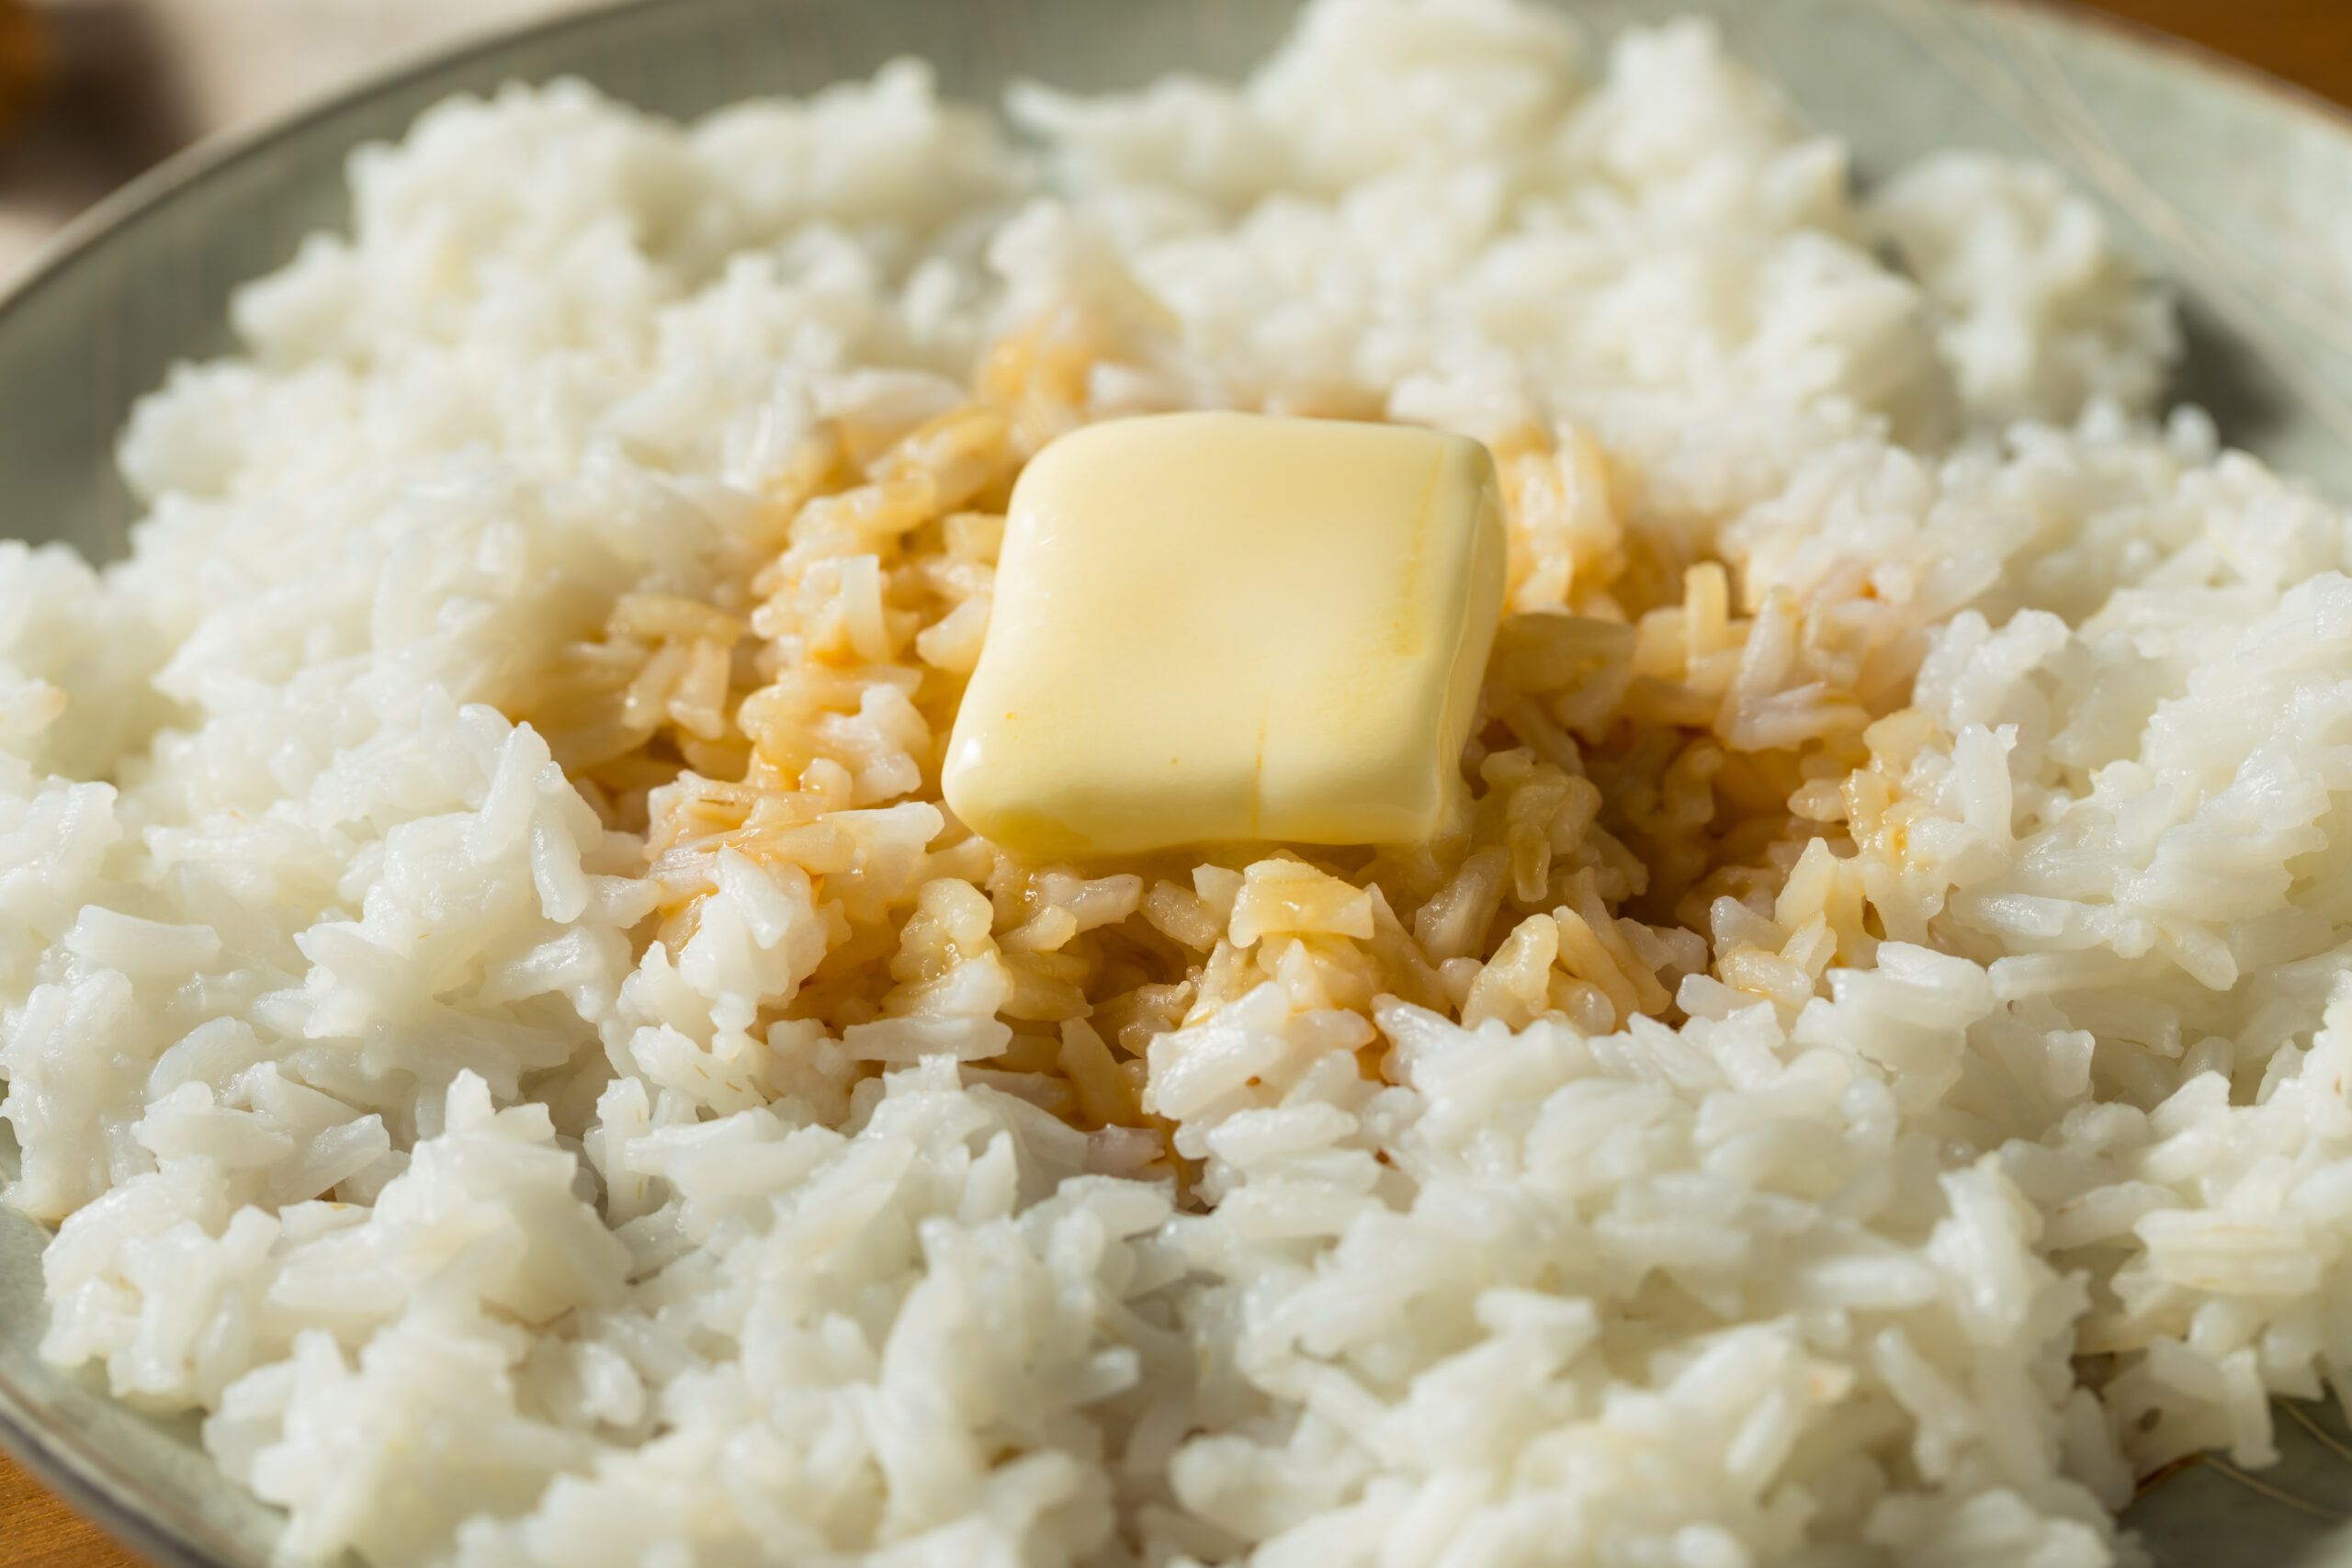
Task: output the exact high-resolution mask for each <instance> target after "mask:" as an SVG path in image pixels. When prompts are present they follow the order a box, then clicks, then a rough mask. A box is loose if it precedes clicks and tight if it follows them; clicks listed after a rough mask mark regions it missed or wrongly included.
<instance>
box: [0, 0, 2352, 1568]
mask: <svg viewBox="0 0 2352 1568" xmlns="http://www.w3.org/2000/svg"><path fill="white" fill-rule="evenodd" d="M2088 3H2089V4H2090V5H2091V6H2093V7H2094V8H2095V9H2098V10H2102V11H2110V12H2113V13H2115V14H2116V15H2118V16H2121V17H2131V18H2132V19H2133V20H2135V21H2140V22H2144V23H2146V24H2148V25H2149V26H2151V27H2155V28H2164V29H2165V30H2166V31H2168V32H2172V33H2177V34H2178V35H2179V36H2181V37H2183V38H2187V39H2193V40H2195V41H2196V42H2198V43H2201V44H2203V45H2205V46H2206V47H2207V48H2209V49H2212V50H2216V51H2220V52H2222V53H2224V54H2231V55H2234V56H2236V57H2237V58H2238V59H2240V60H2243V61H2245V62H2247V63H2248V64H2252V65H2257V66H2260V67H2261V68H2262V69H2263V70H2265V71H2268V72H2271V73H2274V74H2277V75H2279V76H2283V77H2285V78H2287V79H2288V80H2289V81H2290V82H2296V83H2300V84H2301V85H2303V86H2306V87H2309V88H2311V89H2312V91H2314V92H2317V93H2321V94H2324V95H2325V96H2329V97H2332V98H2335V99H2336V100H2337V101H2338V102H2341V103H2345V104H2352V0H2228V4H2222V3H2221V0H2088ZM0 1568H136V1565H135V1564H134V1563H133V1562H132V1560H131V1559H130V1557H129V1556H127V1555H126V1554H125V1553H124V1552H123V1551H121V1550H120V1549H119V1548H118V1547H116V1546H115V1545H114V1544H113V1543H112V1542H111V1541H109V1540H107V1539H106V1538H105V1537H104V1536H101V1535H100V1534H98V1532H97V1531H96V1530H94V1529H91V1528H90V1527H89V1526H88V1525H85V1524H84V1523H83V1522H82V1521H81V1520H80V1519H78V1518H76V1517H74V1515H73V1514H72V1513H71V1512H70V1511H68V1510H67V1509H66V1507H65V1506H64V1505H63V1504H62V1503H59V1502H58V1501H57V1500H56V1499H55V1498H53V1497H51V1496H50V1495H48V1494H47V1493H45V1492H43V1491H42V1490H41V1489H40V1487H39V1486H38V1485H36V1484H35V1483H33V1481H32V1480H31V1479H30V1478H29V1477H28V1476H27V1475H26V1474H25V1473H24V1472H22V1471H20V1470H18V1469H17V1467H16V1465H15V1464H14V1463H12V1462H10V1461H8V1459H7V1458H6V1457H5V1456H0Z"/></svg>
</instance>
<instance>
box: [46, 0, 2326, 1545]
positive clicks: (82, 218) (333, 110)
mask: <svg viewBox="0 0 2352 1568" xmlns="http://www.w3.org/2000/svg"><path fill="white" fill-rule="evenodd" d="M675 3H678V0H587V3H585V4H582V5H579V6H573V7H571V8H568V9H565V10H562V11H559V12H556V13H553V14H550V15H542V16H538V17H530V18H526V19H524V20H521V21H517V22H514V23H511V24H508V25H503V26H493V27H491V28H485V29H481V30H479V31H472V32H469V33H466V34H464V35H463V36H461V37H458V38H457V39H450V40H448V41H447V42H444V43H441V44H437V45H431V46H427V47H424V48H423V49H420V50H419V51H416V52H414V53H413V54H411V55H407V56H405V57H403V58H401V59H399V60H397V61H396V62H392V63H390V64H388V65H386V66H384V67H382V68H380V69H379V70H374V71H370V72H368V73H365V74H364V75H362V76H361V77H359V78H358V79H357V80H356V81H353V82H349V83H346V84H345V85H342V86H338V87H334V88H330V89H327V90H325V91H323V92H322V93H319V94H316V95H312V96H308V97H306V98H304V99H303V100H301V101H300V102H298V103H295V104H293V105H291V106H288V107H285V108H283V109H280V110H277V111H276V112H274V113H272V114H270V115H268V116H266V117H264V118H261V119H259V120H257V121H255V122H254V123H252V124H250V125H246V126H242V127H237V128H233V129H231V130H223V131H219V132H216V133H214V134H212V135H209V136H207V137H205V138H203V139H202V140H200V141H196V142H194V143H193V144H191V145H189V146H187V147H186V148H183V149H182V150H180V151H179V152H175V153H173V154H172V155H171V156H169V157H167V158H164V160H162V161H161V162H159V163H158V164H155V165H154V166H153V167H152V168H149V169H147V170H145V171H144V172H142V173H141V174H139V175H136V176H134V177H133V178H131V179H130V180H129V181H128V182H126V183H125V184H124V185H122V186H119V187H118V188H117V189H115V190H113V191H111V192H109V193H108V194H107V195H106V196H105V197H101V198H99V199H98V200H97V201H96V202H95V203H93V204H92V205H91V206H90V207H89V208H87V209H85V210H84V211H82V212H81V213H79V214H77V215H76V216H75V217H74V218H73V219H71V220H68V221H67V222H66V223H65V224H64V225H62V227H61V228H60V229H59V230H58V231H56V232H55V233H53V234H51V235H50V236H49V237H48V238H47V239H46V240H45V241H43V242H42V243H41V244H40V247H39V248H38V249H36V250H35V252H34V253H33V254H32V255H31V256H30V257H29V258H28V260H27V261H26V262H25V263H24V265H22V266H20V267H19V268H18V269H17V271H16V273H15V274H14V276H12V277H10V278H9V279H8V281H7V282H6V284H5V285H4V286H0V320H5V319H6V318H7V317H9V316H10V315H12V314H14V313H15V312H17V311H18V310H30V309H34V308H36V307H37V305H38V302H39V300H40V296H41V295H42V293H43V292H44V291H45V290H46V289H47V288H49V287H50V286H51V284H53V283H54V282H55V281H56V279H57V278H58V277H60V276H62V275H63V274H64V273H66V272H67V271H68V270H70V269H71V268H73V267H74V266H75V265H79V264H80V263H81V262H82V261H83V259H84V258H85V255H86V254H88V253H89V252H90V251H92V250H93V249H95V248H96V246H97V245H98V244H99V243H101V242H103V241H104V240H105V239H106V238H107V236H109V235H111V234H112V233H114V232H115V231H118V230H119V229H122V228H124V227H127V226H128V225H130V223H132V222H134V221H136V220H139V219H141V218H142V217H144V216H146V215H147V214H148V213H150V212H152V211H153V210H155V209H160V208H162V207H164V205H165V204H167V203H168V202H169V201H171V200H172V199H173V198H174V197H176V196H177V195H178V194H179V193H180V192H182V191H183V190H185V189H187V188H188V187H190V186H194V185H196V184H198V183H199V182H201V181H203V180H205V179H207V178H209V177H210V176H212V175H215V174H217V173H219V172H220V171H222V170H225V169H227V168H229V167H230V166H232V165H233V164H238V163H241V162H243V160H245V159H247V158H249V157H254V156H257V155H259V154H262V153H265V152H267V151H268V150H269V149H271V148H272V147H275V146H277V145H280V144H282V143H285V142H288V141H293V140H295V139H297V138H300V137H301V136H303V135H305V134H307V133H309V132H310V131H311V130H313V129H314V128H315V127H317V126H319V125H321V124H323V123H325V122H327V121H330V120H332V119H334V118H337V117H339V116H341V115H344V114H345V113H348V112H349V111H351V110H354V109H356V108H359V107H364V106H366V105H368V104H371V103H376V102H379V101H381V100H383V99H385V98H388V97H391V96H397V95H400V94H401V93H404V92H406V91H408V90H409V89H412V88H413V87H415V86H417V85H420V84H422V83H424V82H425V81H427V80H429V79H430V78H432V77H435V76H437V75H440V74H442V73H446V72H448V71H449V70H451V69H453V68H455V67H458V66H460V65H462V64H464V63H465V62H468V61H469V60H472V59H475V58H477V57H479V56H482V55H485V54H490V53H492V52H494V51H499V50H502V49H504V48H509V47H512V46H514V45H517V44H522V43H526V42H530V41H533V40H543V39H557V38H560V37H562V36H564V35H566V34H568V33H571V32H575V31H582V30H587V29H590V28H598V27H602V26H604V25H606V24H607V23H609V22H610V21H612V20H613V19H614V18H616V17H620V16H622V15H625V14H628V13H631V12H640V11H642V12H650V11H654V10H658V9H662V8H666V7H667V6H671V5H673V4H675ZM787 3H797V4H822V3H825V0H787ZM849 3H854V0H849ZM1547 3H1548V4H1552V5H1555V6H1561V7H1562V8H1563V9H1566V10H1569V11H1571V12H1574V11H1578V10H1581V9H1583V8H1584V6H1587V5H1588V4H1590V0H1547ZM1858 3H1860V0H1858ZM1874 3H1877V4H1884V3H1886V0H1874ZM1930 3H1931V4H1934V5H1938V6H1950V7H1951V9H1952V10H1954V11H1955V12H1957V11H1962V10H1994V11H2004V12H2008V13H2011V14H2013V15H2026V16H2037V17H2045V18H2048V19H2051V20H2054V21H2056V22H2058V23H2059V24H2061V25H2062V26H2065V27H2069V28H2074V29H2075V30H2078V31H2081V32H2084V33H2088V34H2093V35H2097V36H2098V37H2100V38H2101V39H2103V40H2104V41H2105V42H2106V43H2107V44H2109V46H2111V47H2115V48H2120V49H2122V50H2125V51H2130V52H2132V53H2136V54H2139V55H2141V56H2142V57H2143V58H2146V59H2149V60H2152V61H2155V62H2161V63H2162V64H2163V65H2164V66H2165V68H2167V69H2169V70H2171V71H2174V72H2177V73H2183V74H2186V75H2193V76H2196V77H2199V78H2200V79H2202V80H2203V81H2204V82H2205V83H2206V84H2207V85H2211V86H2214V87H2219V88H2223V89H2226V90H2227V91H2230V92H2232V93H2233V94H2235V95H2238V96H2243V97H2249V98H2260V99H2267V100H2268V101H2269V102H2270V103H2271V104H2272V105H2273V106H2274V107H2279V108H2282V109H2284V110H2286V111H2288V112H2289V113H2290V114H2292V115H2293V116H2295V117H2296V118H2299V119H2301V120H2304V121H2306V122H2309V123H2311V124H2312V125H2314V126H2316V127H2317V128H2320V129H2323V130H2326V131H2328V132H2329V133H2331V134H2333V135H2335V136H2338V137H2343V138H2346V139H2347V140H2352V105H2347V104H2343V103H2338V102H2336V101H2335V100H2334V99H2331V98H2328V97H2326V96H2323V95H2322V94H2320V93H2318V92H2317V91H2315V90H2313V89H2312V88H2309V87H2305V86H2303V85H2301V84H2298V83H2294V82H2290V81H2288V80H2286V79H2285V78H2283V77H2279V76H2277V75H2274V74H2272V73H2269V72H2267V71H2266V70H2264V69H2262V68H2261V67H2259V66H2256V65H2254V64H2251V63H2249V62H2245V61H2244V60H2240V59H2237V58H2235V57H2233V56H2231V55H2227V54H2223V53H2222V52H2221V51H2218V50H2216V49H2214V48H2212V47H2211V46H2209V45H2206V44H2203V43H2199V42H2198V41H2196V40H2194V39H2186V38H2182V37H2180V36H2178V35H2177V34H2173V33H2168V32H2165V31H2164V30H2162V29H2161V28H2156V27H2154V25H2152V24H2149V23H2146V22H2143V21H2140V20H2137V19H2136V18H2132V17H2120V16H2117V15H2115V14H2114V13H2112V12H2109V11H2104V10H2100V9H2098V8H2096V7H2095V6H2092V5H2090V4H2087V3H2086V0H1930ZM346 155H347V153H346ZM0 1098H5V1097H0ZM13 1142H14V1140H13V1139H10V1138H8V1137H7V1136H6V1128H5V1127H0V1143H5V1144H10V1145H13ZM9 1152H11V1153H13V1149H11V1150H10V1151H9ZM28 1223H29V1222H28ZM40 1229H42V1230H44V1231H46V1232H48V1233H49V1235H51V1236H52V1237H53V1236H54V1235H55V1234H56V1229H55V1227H54V1226H51V1225H41V1226H40ZM93 1393H94V1394H95V1393H96V1391H95V1390H94V1391H93ZM99 1396H100V1397H104V1396H103V1395H99ZM47 1409H48V1404H47V1402H45V1401H43V1400H40V1399H39V1398H38V1397H36V1396H35V1395H33V1394H32V1393H29V1392H28V1391H27V1390H26V1389H25V1388H24V1387H23V1386H22V1385H21V1384H20V1383H18V1382H17V1381H16V1380H15V1379H13V1378H11V1377H9V1376H8V1375H7V1374H6V1372H5V1371H0V1450H4V1451H5V1452H6V1454H7V1455H9V1456H10V1457H12V1458H13V1459H14V1460H15V1461H17V1463H18V1464H19V1465H20V1466H22V1468H23V1469H24V1470H25V1472H27V1473H28V1474H29V1475H31V1476H32V1477H33V1478H34V1479H35V1480H36V1481H38V1482H39V1483H41V1484H42V1485H43V1486H45V1487H47V1488H48V1489H49V1490H50V1491H51V1492H52V1493H54V1494H55V1495H57V1496H58V1497H59V1498H60V1499H61V1500H62V1501H63V1502H64V1503H65V1504H66V1505H67V1506H69V1507H70V1508H72V1509H73V1510H74V1513H75V1514H76V1515H77V1516H78V1517H81V1518H82V1519H84V1520H85V1521H87V1522H89V1523H90V1524H92V1525H95V1526H96V1528H98V1529H101V1530H103V1531H104V1532H105V1533H106V1534H107V1535H108V1536H109V1537H111V1538H112V1539H113V1540H116V1541H117V1542H118V1543H119V1544H120V1545H122V1546H123V1547H125V1548H127V1549H129V1550H130V1551H131V1552H132V1553H134V1554H135V1555H136V1556H138V1557H139V1558H141V1560H142V1561H146V1562H153V1563H154V1564H157V1565H158V1568H258V1565H257V1564H255V1563H254V1562H253V1561H252V1560H251V1559H249V1558H247V1557H246V1556H245V1555H244V1553H243V1551H242V1549H240V1548H238V1547H236V1546H234V1545H232V1544H231V1543H230V1542H228V1541H227V1540H223V1539H222V1538H221V1537H220V1533H219V1532H218V1531H217V1530H216V1529H213V1528H212V1527H211V1526H209V1525H208V1524H206V1523H205V1522H204V1521H202V1520H201V1519H199V1518H197V1517H194V1516H193V1515H191V1514H189V1513H188V1512H187V1510H186V1509H184V1508H183V1507H182V1506H179V1505H178V1504H177V1503H176V1502H175V1500H174V1499H172V1498H171V1497H169V1496H168V1495H164V1494H163V1493H161V1492H159V1491H157V1490H155V1489H154V1488H153V1487H152V1486H151V1485H150V1484H149V1483H146V1482H145V1481H143V1480H142V1479H141V1478H140V1477H138V1476H136V1475H134V1474H131V1473H130V1472H128V1471H126V1470H125V1469H124V1468H123V1467H122V1466H121V1465H120V1464H119V1463H118V1462H117V1461H115V1460H114V1459H113V1458H112V1457H111V1456H110V1455H109V1454H107V1451H106V1450H104V1448H103V1447H101V1446H100V1445H99V1444H98V1443H96V1441H94V1440H93V1439H92V1438H89V1437H88V1436H86V1435H85V1434H83V1433H81V1432H79V1431H76V1430H74V1428H72V1427H67V1426H64V1425H62V1424H60V1423H58V1422H56V1421H55V1420H53V1419H51V1418H49V1417H47V1416H45V1414H44V1413H45V1411H46V1410H47Z"/></svg>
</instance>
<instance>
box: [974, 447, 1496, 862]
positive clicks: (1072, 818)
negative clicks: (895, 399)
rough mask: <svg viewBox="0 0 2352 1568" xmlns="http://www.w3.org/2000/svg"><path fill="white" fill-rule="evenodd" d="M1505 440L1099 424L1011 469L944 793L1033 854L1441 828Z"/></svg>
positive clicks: (1472, 664) (1000, 837)
mask: <svg viewBox="0 0 2352 1568" xmlns="http://www.w3.org/2000/svg"><path fill="white" fill-rule="evenodd" d="M1503 556H1504V542H1503V520H1502V511H1501V506H1500V502H1499V499H1498V495H1497V490H1496V481H1495V469H1494V463H1493V460H1492V459H1491V458H1489V457H1487V451H1486V448H1485V447H1483V446H1479V445H1478V444H1477V443H1476V442H1475V441H1470V440H1466V439H1464V438H1463V437H1461V436H1457V435H1445V434H1439V433H1437V432H1434V431H1429V430H1419V429H1412V428H1408V427H1404V426H1398V425H1384V424H1353V423H1340V422H1338V421H1329V420H1308V419H1280V418H1272V417H1267V416H1262V415H1255V414H1239V413H1180V414H1162V415H1157V416H1153V417H1149V418H1144V419H1127V420H1118V421H1114V422H1111V423H1104V424H1098V425H1092V426H1090V427H1088V428H1086V429H1083V430H1080V431H1078V432H1076V433H1074V434H1069V435H1067V436H1064V437H1062V438H1061V439H1060V440H1058V441H1056V442H1054V443H1053V444H1052V445H1051V446H1047V447H1046V449H1045V450H1044V451H1043V452H1041V453H1039V454H1038V456H1037V457H1036V458H1035V460H1034V461H1032V462H1031V463H1030V465H1029V467H1028V468H1026V469H1025V470H1024V471H1023V473H1022V475H1021V479H1020V480H1019V482H1018V484H1016V486H1015V487H1014V489H1013V492H1012V509H1011V513H1010V514H1009V516H1008V517H1007V519H1006V524H1005V531H1004V543H1003V547H1002V549H1001V553H1000V555H999V557H998V566H997V583H996V605H995V610H994V612H993V614H992V615H991V617H990V621H989V630H988V637H987V641H986V642H985V644H984V645H983V647H982V649H981V653H980V660H979V664H978V668H977V669H976V670H975V671H973V675H972V682H971V685H970V687H969V689H968V690H967V692H966V694H965V697H964V705H963V708H962V710H961V711H960V712H959V713H958V714H957V715H956V730H955V734H954V735H953V736H952V737H951V738H950V739H949V742H948V750H947V761H946V773H945V780H944V784H945V790H946V795H947V802H948V805H949V806H950V807H953V808H954V810H955V812H956V815H957V816H958V817H960V818H963V820H964V821H965V822H966V823H967V824H968V825H969V826H970V827H971V828H972V829H975V830H976V831H978V832H979V833H981V834H982V835H984V836H985V837H987V838H989V839H990V840H994V841H995V842H997V843H998V844H1001V845H1002V846H1003V847H1004V848H1006V849H1008V850H1011V851H1012V852H1014V853H1016V854H1022V855H1026V856H1032V857H1035V858H1041V859H1042V858H1048V857H1055V856H1063V855H1081V856H1082V855H1092V854H1123V853H1131V852H1136V851H1142V850H1152V849H1161V848H1170V847H1173V846H1177V845H1183V844H1201V843H1218V842H1233V841H1238V840H1292V841H1296V842H1304V843H1315V844H1398V843H1419V842H1422V841H1425V840H1428V839H1429V838H1430V837H1432V836H1434V835H1435V834H1436V833H1438V832H1439V831H1441V830H1442V828H1443V827H1444V826H1445V824H1446V823H1447V821H1448V820H1449V818H1451V817H1452V815H1453V813H1454V811H1455V810H1456V808H1457V806H1458V803H1459V801H1460V798H1461V795H1462V788H1463V785H1462V775H1461V754H1462V748H1463V745H1464V741H1465V740H1466V739H1468V735H1469V728H1470V725H1471V721H1472V717H1473V715H1474V713H1475V711H1476V705H1477V694H1478V683H1479V680H1480V677H1481V676H1482V675H1483V673H1484V672H1485V668H1486V662H1487V652H1488V651H1489V649H1491V648H1492V646H1493V643H1494V637H1495V626H1496V622H1497V619H1498V616H1499V615H1500V613H1501V605H1502V597H1503Z"/></svg>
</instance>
